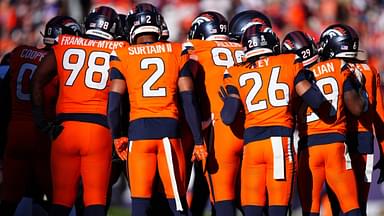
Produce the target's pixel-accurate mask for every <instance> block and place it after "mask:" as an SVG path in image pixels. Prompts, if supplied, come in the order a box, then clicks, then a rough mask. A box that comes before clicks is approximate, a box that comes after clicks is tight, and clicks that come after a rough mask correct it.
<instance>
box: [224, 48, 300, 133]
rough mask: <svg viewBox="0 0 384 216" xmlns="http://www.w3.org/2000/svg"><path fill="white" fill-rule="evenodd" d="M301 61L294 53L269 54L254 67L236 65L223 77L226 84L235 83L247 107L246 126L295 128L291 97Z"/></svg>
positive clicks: (293, 95)
mask: <svg viewBox="0 0 384 216" xmlns="http://www.w3.org/2000/svg"><path fill="white" fill-rule="evenodd" d="M302 69H303V65H302V64H301V63H295V55H293V54H282V55H278V56H270V57H266V58H263V59H260V60H258V61H256V62H255V66H253V67H249V66H248V65H242V66H234V67H231V68H229V69H228V74H226V75H225V76H226V78H225V79H224V83H225V85H226V87H227V88H228V86H233V87H235V88H236V89H238V91H239V95H240V98H241V101H242V103H243V106H244V108H245V113H246V119H245V129H247V128H250V127H268V126H282V127H286V128H289V129H292V127H293V114H292V113H293V110H292V99H293V98H294V97H295V95H296V94H295V86H294V80H295V77H296V75H297V74H298V72H299V71H300V70H302Z"/></svg>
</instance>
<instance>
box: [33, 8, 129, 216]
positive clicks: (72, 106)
mask: <svg viewBox="0 0 384 216" xmlns="http://www.w3.org/2000/svg"><path fill="white" fill-rule="evenodd" d="M119 23H120V21H119V17H118V15H117V13H116V12H115V10H114V9H112V8H110V7H106V6H100V7H98V8H95V9H93V10H92V11H91V12H90V13H89V14H88V15H87V16H86V17H85V21H84V28H85V36H84V37H76V36H70V35H61V36H60V37H59V38H58V42H57V45H55V46H54V47H53V51H52V52H50V53H49V54H48V55H47V56H46V57H45V58H44V59H43V61H42V64H40V65H39V67H38V68H37V72H36V74H35V76H34V77H33V86H32V96H33V97H32V101H33V106H34V107H33V113H34V120H35V123H36V124H37V125H38V127H39V128H40V129H41V130H42V131H51V132H53V135H54V136H52V139H53V143H52V151H51V170H52V180H53V206H52V208H51V212H50V215H68V214H69V212H70V210H71V208H72V206H73V204H74V202H75V198H76V194H77V190H78V183H79V180H80V178H81V180H82V184H83V190H84V195H83V197H84V206H85V209H84V215H93V216H95V215H105V203H106V196H107V190H108V183H109V173H110V166H111V155H112V151H111V150H112V149H111V146H110V143H111V140H112V138H111V135H110V132H109V129H108V123H107V116H106V115H107V100H108V87H109V71H108V70H109V54H110V53H111V51H112V50H113V49H116V48H118V47H122V46H123V44H124V42H122V41H111V40H113V39H114V38H115V37H116V34H117V32H116V29H117V28H118V27H119V26H118V25H119ZM56 75H57V76H58V77H59V81H60V82H59V97H58V101H57V104H56V120H55V123H50V122H48V121H47V120H46V119H45V118H44V116H43V115H42V112H43V108H42V106H43V98H42V89H43V87H44V86H45V85H46V83H47V82H48V81H49V80H50V79H52V77H54V76H56Z"/></svg>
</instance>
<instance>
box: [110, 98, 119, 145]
mask: <svg viewBox="0 0 384 216" xmlns="http://www.w3.org/2000/svg"><path fill="white" fill-rule="evenodd" d="M120 104H121V95H120V94H119V93H117V92H109V94H108V125H109V128H110V129H111V132H112V138H113V139H116V138H119V137H121V122H120V119H121V118H120Z"/></svg>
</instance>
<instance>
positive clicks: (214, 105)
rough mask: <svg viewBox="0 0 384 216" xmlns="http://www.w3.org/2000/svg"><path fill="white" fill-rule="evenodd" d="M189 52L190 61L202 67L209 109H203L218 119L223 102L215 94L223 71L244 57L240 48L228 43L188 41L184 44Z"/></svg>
mask: <svg viewBox="0 0 384 216" xmlns="http://www.w3.org/2000/svg"><path fill="white" fill-rule="evenodd" d="M184 46H185V47H186V48H187V49H188V50H190V54H191V59H194V60H196V61H198V62H199V63H200V65H201V67H202V71H201V72H202V73H204V74H203V75H202V76H203V77H204V84H205V89H206V94H207V96H208V98H209V107H204V108H203V109H210V110H207V111H209V112H210V113H213V114H214V117H215V118H216V120H217V118H219V116H220V110H221V108H222V106H223V102H222V100H221V99H220V97H219V95H218V94H217V92H218V89H219V88H220V86H221V85H222V77H223V73H224V71H225V69H227V68H229V67H231V66H233V65H234V64H237V63H240V62H241V61H242V57H243V55H244V53H243V49H242V46H241V45H240V44H238V43H234V42H229V41H208V40H190V41H188V42H186V43H184Z"/></svg>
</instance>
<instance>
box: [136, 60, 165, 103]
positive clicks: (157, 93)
mask: <svg viewBox="0 0 384 216" xmlns="http://www.w3.org/2000/svg"><path fill="white" fill-rule="evenodd" d="M150 65H154V66H156V70H155V72H153V74H152V75H151V76H150V77H149V78H148V79H147V80H146V81H145V82H144V84H143V87H142V90H143V97H165V96H166V95H167V91H166V88H165V87H158V88H156V89H155V88H153V85H154V84H155V83H156V82H157V81H158V80H159V79H160V78H161V76H162V75H163V74H164V71H165V70H164V62H163V60H162V59H161V58H145V59H143V60H141V62H140V69H142V70H148V69H149V66H150Z"/></svg>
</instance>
